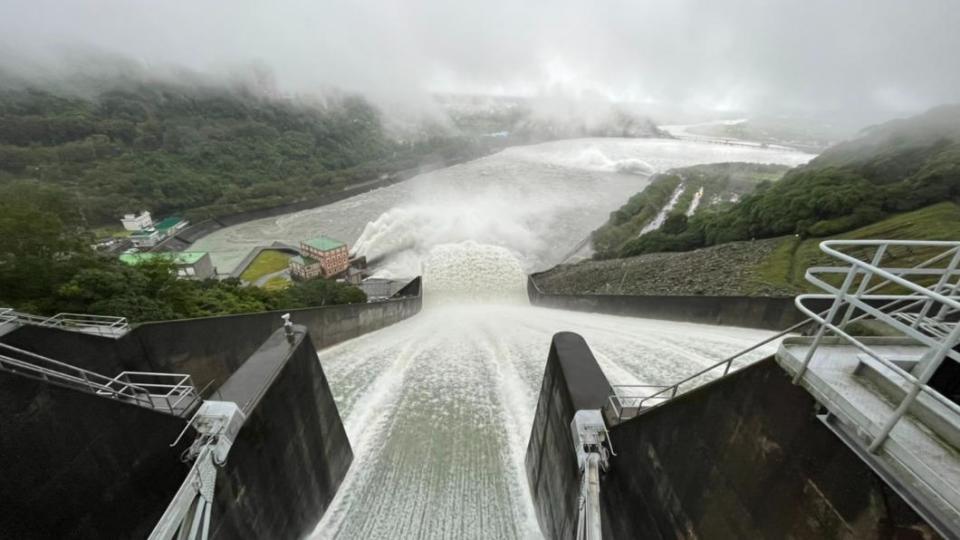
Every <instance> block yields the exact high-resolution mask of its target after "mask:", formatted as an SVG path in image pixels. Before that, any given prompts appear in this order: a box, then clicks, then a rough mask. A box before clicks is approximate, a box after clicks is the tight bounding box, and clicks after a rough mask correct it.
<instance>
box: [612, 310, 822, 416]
mask: <svg viewBox="0 0 960 540" xmlns="http://www.w3.org/2000/svg"><path fill="white" fill-rule="evenodd" d="M810 322H811V321H810V320H809V319H806V320H803V321H801V322H798V323H797V324H794V325H793V326H791V327H789V328H787V329H785V330H781V331H780V332H778V333H776V334H774V335H772V336H770V337H768V338H766V339H764V340H762V341H758V342H757V343H754V344H753V345H751V346H750V347H747V348H746V349H743V350H741V351H739V352H737V353H736V354H734V355H732V356H729V357H727V358H724V359H723V360H721V361H719V362H717V363H716V364H713V365H711V366H708V367H706V368H704V369H701V370H700V371H698V372H696V373H694V374H693V375H690V376H688V377H686V378H684V379H682V380H680V381H678V382H675V383H673V384H670V385H646V384H621V385H612V386H613V388H614V389H616V388H662V390H660V391H659V392H655V393H653V394H650V395H647V396H622V395H619V394H617V393H616V392H614V393H613V395H611V396H610V397H609V398H608V400H607V401H608V402H609V403H610V405H611V407H613V410H614V411H617V420H618V421H623V409H624V407H623V405H622V403H623V401H622V400H625V399H637V400H639V401H637V402H636V407H637V409H638V410H639V409H640V408H641V407H643V405H644V404H645V403H647V402H648V401H650V400H652V399H661V400H669V399H672V398H674V397H676V396H677V394H678V393H679V392H680V386H681V385H683V384H685V383H688V382H690V381H692V380H693V379H696V378H699V377H702V376H703V375H705V374H707V373H709V372H711V371H714V370H716V369H717V368H719V367H721V366H724V370H723V375H721V377H723V376H726V375H727V374H728V373H730V367H731V366H732V365H733V361H734V360H736V359H737V358H740V357H741V356H743V355H745V354H747V353H750V352H753V351H755V350H757V349H759V348H760V347H763V346H764V345H766V344H768V343H770V342H772V341H776V340H777V339H780V338H782V337H783V336H785V335H787V334H789V333H792V332H796V331H797V330H799V329H800V328H803V327H804V326H806V325H807V324H810ZM668 392H669V393H670V396H669V397H667V396H666V395H665V394H667V393H668ZM614 398H616V399H617V400H620V401H621V406H620V407H619V408H618V407H617V406H616V404H615V403H614ZM662 403H663V402H661V403H658V404H657V405H661V404H662ZM654 406H656V405H654ZM648 408H650V407H648Z"/></svg>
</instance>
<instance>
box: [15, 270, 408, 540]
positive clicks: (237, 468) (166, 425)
mask: <svg viewBox="0 0 960 540" xmlns="http://www.w3.org/2000/svg"><path fill="white" fill-rule="evenodd" d="M398 294H405V295H407V296H401V297H397V298H394V299H392V300H388V301H384V302H377V303H371V304H353V305H346V306H328V307H321V308H309V309H303V310H292V311H291V312H290V313H291V314H292V320H293V321H294V322H296V323H298V324H299V325H298V326H297V327H296V328H297V340H298V341H297V345H296V346H295V347H291V346H290V345H289V344H288V343H287V342H286V341H285V340H283V338H282V330H281V331H278V329H279V328H280V326H281V324H282V320H281V319H280V315H281V312H270V313H253V314H246V315H235V316H225V317H209V318H202V319H192V320H184V321H165V322H157V323H147V324H143V325H140V326H137V327H136V328H134V329H133V330H132V331H130V332H129V333H128V334H126V335H125V336H123V337H122V338H119V339H112V338H107V337H100V336H94V335H89V334H83V333H79V332H70V331H65V330H59V329H54V328H43V327H36V326H24V327H21V328H19V329H17V330H14V331H13V332H11V333H9V334H6V335H4V336H2V337H0V340H2V341H3V342H5V343H9V344H11V345H14V346H16V347H20V348H23V349H27V350H30V351H33V352H36V353H39V354H43V355H45V356H49V357H51V358H54V359H57V360H60V361H64V362H67V363H69V364H72V365H76V366H78V367H82V368H86V369H89V370H91V371H95V372H98V373H101V374H103V375H107V376H110V377H113V376H115V375H117V374H118V373H119V372H121V371H124V370H137V371H160V372H180V373H188V374H190V375H192V376H193V380H194V383H195V384H196V385H197V386H198V387H200V388H203V387H204V386H206V385H207V384H208V383H209V384H210V388H209V389H208V390H207V391H206V392H204V397H206V398H207V399H217V400H228V399H230V400H233V399H236V400H237V401H238V402H240V403H242V404H243V407H244V408H245V410H247V411H248V418H247V422H246V423H245V424H244V427H243V429H241V431H240V435H239V437H238V439H237V441H236V443H235V445H234V448H233V450H232V451H231V454H230V457H229V458H228V465H227V468H226V469H225V470H224V471H222V474H221V476H220V477H219V478H220V479H219V480H218V484H219V485H220V486H222V487H223V491H222V493H221V492H220V490H219V489H218V495H217V497H218V498H217V514H215V517H217V516H219V521H217V522H216V523H217V527H218V529H217V530H218V533H217V537H219V538H249V537H260V538H295V537H302V536H303V535H305V534H307V533H308V532H309V531H310V530H311V529H312V528H313V526H314V525H315V524H316V521H317V520H318V519H319V517H320V516H321V515H322V513H323V511H324V510H325V508H326V506H327V505H328V504H329V501H330V499H331V498H332V496H333V494H334V493H335V492H336V488H337V486H338V485H339V483H340V481H341V479H342V478H343V474H344V473H345V471H346V469H347V467H348V466H349V464H350V461H351V459H352V454H351V451H350V446H349V442H348V441H347V439H346V434H345V433H344V431H343V426H342V424H341V423H340V417H339V414H338V412H337V409H336V405H335V404H334V402H333V398H332V394H331V393H330V389H329V387H328V385H327V381H326V378H325V376H324V374H323V371H322V367H321V366H320V364H319V362H317V357H316V349H317V348H320V347H325V346H330V345H333V344H336V343H340V342H342V341H344V340H346V339H349V338H352V337H356V336H359V335H361V334H365V333H367V332H371V331H374V330H377V329H379V328H383V327H385V326H387V325H390V324H392V323H395V322H398V321H400V320H403V319H405V318H408V317H411V316H413V315H414V314H416V313H417V312H418V311H419V310H420V306H421V298H420V281H419V279H416V280H414V281H412V282H411V283H410V284H408V285H407V286H406V287H405V288H404V290H403V291H401V292H400V293H398ZM307 332H309V334H308V333H307ZM278 336H280V337H278ZM278 341H279V342H278ZM248 359H249V360H248ZM0 419H2V424H0V463H3V464H4V467H3V471H4V481H3V482H2V483H0V509H2V511H0V537H2V538H7V537H9V538H25V539H29V538H145V537H146V536H147V534H148V533H149V531H150V530H151V528H152V527H153V526H154V525H155V524H156V522H157V519H158V518H159V517H160V515H161V514H162V513H163V510H164V509H165V508H166V506H167V504H168V503H169V502H170V499H171V498H172V496H173V494H174V493H175V492H176V490H177V489H178V488H179V486H180V483H181V482H182V480H183V478H184V477H185V476H186V472H187V470H188V467H187V466H186V465H184V464H183V463H182V462H181V461H180V459H179V457H180V453H181V451H182V450H183V449H184V448H185V445H187V444H189V442H191V441H192V440H193V435H192V434H190V433H188V434H187V435H186V436H185V438H184V442H183V443H181V444H180V445H179V446H178V447H176V448H171V447H170V446H169V445H170V444H171V443H172V442H173V441H174V440H175V439H176V437H177V435H178V434H179V433H180V431H181V430H182V429H183V428H184V426H185V424H186V421H185V420H184V419H183V418H179V417H175V416H170V415H166V414H163V413H159V412H156V411H153V410H148V409H145V408H142V407H139V406H136V405H130V404H126V403H121V402H118V401H115V400H112V399H107V398H103V397H98V396H95V395H93V394H88V393H83V392H80V391H77V390H75V389H69V388H63V387H60V386H55V385H52V384H50V383H47V382H43V381H37V380H34V379H30V378H26V377H24V376H22V375H19V374H12V373H9V372H5V371H0ZM237 509H243V511H242V512H239V511H238V510H237ZM246 531H255V532H256V533H257V534H252V533H250V534H247V533H246ZM274 531H276V534H274ZM294 531H296V534H294Z"/></svg>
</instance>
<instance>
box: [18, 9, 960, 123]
mask: <svg viewBox="0 0 960 540" xmlns="http://www.w3.org/2000/svg"><path fill="white" fill-rule="evenodd" d="M78 51H82V52H85V53H86V52H90V51H99V52H102V53H110V54H119V55H123V56H126V57H129V58H130V59H132V60H134V61H135V62H137V63H139V64H141V65H144V66H147V68H148V69H151V70H153V69H157V70H163V69H169V67H170V66H182V67H185V68H188V69H191V70H195V71H198V72H201V73H211V74H216V75H222V74H229V73H233V72H236V71H238V70H239V71H242V70H244V69H249V66H252V65H253V66H260V69H261V70H264V69H265V70H269V71H270V72H272V75H273V77H274V79H275V81H276V83H277V85H278V86H279V87H280V88H281V89H282V90H283V91H285V92H296V93H309V92H311V91H315V90H317V89H320V88H324V87H339V88H343V89H347V90H357V91H362V92H366V93H369V94H372V95H375V96H376V97H378V98H383V97H384V96H389V97H396V98H397V99H408V98H411V99H412V98H415V97H416V96H417V95H421V94H422V93H425V92H429V91H446V92H470V93H495V94H509V95H518V94H519V95H543V94H550V95H556V94H561V95H570V96H588V97H604V98H611V99H615V100H624V101H633V102H643V103H653V104H659V105H665V106H666V105H669V106H682V107H694V108H702V109H706V110H721V111H723V110H738V111H755V110H766V111H780V110H786V111H800V112H802V111H842V110H849V111H854V110H857V111H861V110H864V111H883V112H885V113H887V112H889V113H891V114H897V113H907V112H913V111H916V110H920V109H924V108H927V107H930V106H933V105H937V104H940V103H944V102H951V101H953V102H955V101H960V0H769V1H762V0H657V1H651V0H630V1H613V0H589V1H588V0H483V1H472V2H463V1H457V0H407V1H402V0H323V1H316V0H312V1H311V0H263V1H258V2H254V1H247V0H156V1H143V0H82V1H81V0H0V61H2V62H3V63H4V64H7V65H8V66H9V65H16V66H18V67H21V68H22V67H29V68H31V69H35V68H37V67H38V66H40V67H43V68H45V69H48V70H49V69H51V66H59V67H57V69H64V68H65V67H69V68H70V69H86V67H87V66H85V65H84V64H85V63H86V61H85V60H82V58H84V57H83V56H78V55H77V52H78Z"/></svg>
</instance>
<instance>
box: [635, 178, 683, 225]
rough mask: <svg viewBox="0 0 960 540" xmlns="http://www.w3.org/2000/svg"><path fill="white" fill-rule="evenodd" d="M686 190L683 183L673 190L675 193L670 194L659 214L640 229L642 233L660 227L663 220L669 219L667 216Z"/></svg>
mask: <svg viewBox="0 0 960 540" xmlns="http://www.w3.org/2000/svg"><path fill="white" fill-rule="evenodd" d="M685 190H686V188H685V187H684V185H683V184H680V185H679V186H677V188H676V189H674V190H673V194H672V195H670V200H669V201H667V204H665V205H664V206H663V208H661V209H660V211H659V212H657V215H656V216H654V218H653V219H652V220H650V223H647V224H646V225H644V227H643V229H641V230H640V234H641V235H644V234H647V233H648V232H650V231H655V230H657V229H659V228H660V227H661V226H662V225H663V222H664V221H666V220H667V216H669V215H670V212H672V211H673V207H674V206H676V205H677V201H679V200H680V197H681V196H682V195H683V192H684V191H685Z"/></svg>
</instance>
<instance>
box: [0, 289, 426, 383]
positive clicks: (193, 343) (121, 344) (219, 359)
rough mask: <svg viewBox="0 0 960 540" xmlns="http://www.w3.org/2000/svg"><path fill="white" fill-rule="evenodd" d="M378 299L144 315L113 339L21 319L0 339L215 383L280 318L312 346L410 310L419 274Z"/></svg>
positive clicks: (102, 369)
mask: <svg viewBox="0 0 960 540" xmlns="http://www.w3.org/2000/svg"><path fill="white" fill-rule="evenodd" d="M401 294H403V295H406V296H398V297H395V298H392V299H390V300H386V301H383V302H374V303H367V304H348V305H338V306H325V307H313V308H304V309H293V310H289V311H267V312H261V313H246V314H242V315H226V316H219V317H203V318H199V319H184V320H178V321H161V322H151V323H144V324H140V325H138V326H136V327H135V328H133V329H132V330H131V331H130V332H128V333H127V334H126V335H124V336H123V337H121V338H119V339H113V338H107V337H100V336H96V335H90V334H84V333H79V332H68V331H64V330H59V329H55V328H45V327H37V326H23V327H21V328H19V329H17V330H14V331H13V332H11V333H9V334H7V335H5V336H2V337H0V341H3V342H4V343H8V344H10V345H13V346H15V347H20V348H22V349H26V350H29V351H32V352H35V353H38V354H42V355H44V356H48V357H50V358H53V359H55V360H61V361H66V362H68V363H70V364H73V365H75V366H78V367H81V368H84V369H88V370H90V371H94V372H97V373H100V374H102V375H106V376H109V377H114V376H115V375H117V374H118V373H120V372H121V371H155V372H156V371H159V372H165V373H186V374H189V375H191V376H192V377H193V382H194V384H195V385H196V386H197V387H199V388H204V387H206V386H207V385H208V384H209V385H210V386H211V387H213V388H215V387H218V386H220V385H222V384H223V383H224V382H225V381H226V380H227V378H228V377H229V376H230V374H232V373H233V372H234V371H236V370H237V369H238V368H239V367H240V365H241V364H242V363H243V362H244V361H245V360H246V359H247V357H249V356H250V355H251V354H253V352H254V351H256V350H257V348H258V347H260V345H261V344H262V343H263V342H264V341H265V340H266V339H267V338H268V337H269V336H270V335H271V334H272V333H273V331H274V330H276V329H277V328H280V326H281V325H282V324H283V321H282V319H281V318H280V316H281V315H282V314H283V313H290V315H291V320H292V321H293V322H294V323H296V324H302V325H304V326H305V327H307V329H308V330H309V332H310V338H311V339H312V341H313V346H314V347H315V348H317V349H322V348H324V347H329V346H331V345H335V344H337V343H340V342H343V341H346V340H348V339H351V338H355V337H357V336H360V335H363V334H366V333H368V332H372V331H374V330H378V329H380V328H383V327H385V326H389V325H391V324H393V323H396V322H399V321H401V320H404V319H407V318H409V317H412V316H413V315H415V314H417V313H418V312H419V311H420V308H421V305H422V298H421V296H420V278H416V279H414V280H413V281H411V283H410V284H408V285H407V286H406V287H404V289H403V290H401V291H400V293H398V295H401Z"/></svg>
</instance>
